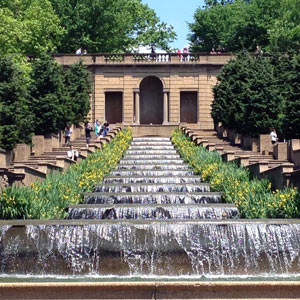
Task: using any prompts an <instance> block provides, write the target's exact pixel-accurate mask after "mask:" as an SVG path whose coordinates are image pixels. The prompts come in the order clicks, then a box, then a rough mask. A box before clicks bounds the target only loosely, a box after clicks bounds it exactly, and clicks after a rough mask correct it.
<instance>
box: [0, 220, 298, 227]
mask: <svg viewBox="0 0 300 300" xmlns="http://www.w3.org/2000/svg"><path fill="white" fill-rule="evenodd" d="M156 223H158V224H173V223H176V224H182V223H184V224H199V225H208V224H212V225H246V224H249V225H251V224H252V225H255V224H256V225H257V224H262V225H292V224H295V225H298V224H299V225H300V219H231V220H230V219H224V220H219V219H216V220H211V219H208V220H203V219H202V220H117V219H116V220H110V219H106V220H88V219H86V220H0V226H7V225H8V226H20V227H23V226H31V225H32V226H37V225H49V226H51V225H62V226H85V225H104V224H107V225H110V224H111V225H113V224H128V225H147V224H152V225H153V224H156Z"/></svg>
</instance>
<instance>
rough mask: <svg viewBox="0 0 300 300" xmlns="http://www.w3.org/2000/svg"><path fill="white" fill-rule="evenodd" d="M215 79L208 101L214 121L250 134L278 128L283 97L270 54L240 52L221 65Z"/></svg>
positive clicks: (280, 126) (255, 134) (280, 123)
mask: <svg viewBox="0 0 300 300" xmlns="http://www.w3.org/2000/svg"><path fill="white" fill-rule="evenodd" d="M218 79H219V83H218V84H217V85H216V86H215V88H214V96H215V97H214V101H213V104H212V117H213V119H214V121H215V122H222V123H223V124H224V125H225V126H228V127H230V128H235V129H237V130H238V132H240V133H244V134H251V135H252V136H257V135H258V134H260V133H268V132H269V130H270V127H275V128H278V129H279V130H280V129H281V128H282V115H283V114H282V113H283V102H284V99H283V97H282V94H281V88H280V84H279V80H278V77H276V71H275V66H274V65H273V63H272V59H271V58H269V57H264V56H262V55H255V56H252V55H250V54H248V53H242V54H240V55H239V56H238V57H237V59H236V60H233V61H231V62H230V63H229V64H227V65H226V66H224V68H223V70H222V72H221V73H220V75H219V77H218Z"/></svg>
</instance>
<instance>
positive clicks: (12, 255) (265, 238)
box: [0, 137, 300, 279]
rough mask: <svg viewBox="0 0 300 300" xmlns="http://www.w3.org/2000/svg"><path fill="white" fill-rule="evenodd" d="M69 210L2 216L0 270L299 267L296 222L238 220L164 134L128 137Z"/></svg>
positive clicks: (170, 271) (91, 272) (76, 272)
mask: <svg viewBox="0 0 300 300" xmlns="http://www.w3.org/2000/svg"><path fill="white" fill-rule="evenodd" d="M68 213H69V215H68V219H67V220H62V221H49V222H46V221H44V222H42V221H12V222H5V221H1V222H0V260H1V265H0V277H1V276H2V278H4V277H5V276H15V275H18V276H25V275H31V276H33V277H34V276H45V277H47V276H54V277H55V276H79V277H80V276H83V277H82V278H86V277H84V276H90V277H95V278H152V279H155V278H170V279H177V278H191V279H194V278H198V279H199V278H200V277H206V278H217V277H219V278H226V277H227V278H230V277H235V276H241V277H243V276H258V277H264V276H267V275H270V274H272V276H275V275H276V276H295V277H296V276H299V275H300V222H298V221H293V222H289V221H285V220H268V221H267V220H266V221H258V220H240V219H239V212H238V209H237V208H236V207H235V206H234V205H229V204H224V203H222V195H221V194H220V193H217V192H211V191H210V186H209V184H206V183H203V182H201V178H200V177H199V176H195V175H194V174H193V171H192V170H191V169H189V167H188V166H187V165H186V164H185V163H184V162H183V161H182V159H181V158H180V157H179V155H178V154H177V152H176V150H175V149H174V147H173V146H172V144H171V141H170V139H169V138H159V137H145V138H134V140H133V142H132V144H131V146H130V148H129V150H128V151H127V153H126V155H125V157H124V158H123V159H122V160H121V161H120V163H119V165H118V167H117V168H116V169H115V170H113V171H112V172H111V173H110V175H109V176H108V177H106V178H105V179H104V182H103V184H101V185H99V186H97V187H95V190H94V192H93V193H88V194H85V196H84V204H81V205H74V206H71V207H69V208H68ZM72 278H73V277H72ZM264 278H265V277H264Z"/></svg>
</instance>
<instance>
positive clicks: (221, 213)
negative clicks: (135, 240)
mask: <svg viewBox="0 0 300 300" xmlns="http://www.w3.org/2000/svg"><path fill="white" fill-rule="evenodd" d="M68 211H69V216H68V218H69V219H137V220H148V219H150V220H157V219H160V220H166V219H171V220H195V219H196V220H197V219H231V218H237V217H238V216H239V213H238V209H237V207H236V206H234V205H231V204H224V203H222V199H221V194H220V193H216V192H211V191H210V186H209V184H207V183H203V182H201V178H200V177H199V176H195V175H194V174H193V171H192V170H191V169H190V168H189V166H188V165H187V164H185V163H184V161H183V160H182V159H181V158H180V156H179V154H178V153H177V151H176V149H175V148H174V146H173V145H172V143H171V141H170V138H162V137H140V138H134V139H133V141H132V143H131V146H130V147H129V149H128V151H127V153H126V155H125V156H124V158H123V159H122V160H121V161H120V163H119V164H118V166H117V167H116V169H115V170H113V171H111V173H110V175H109V176H107V177H106V178H105V179H104V182H103V183H102V184H101V185H99V186H97V187H96V188H95V189H94V192H93V193H87V194H85V202H84V204H80V205H74V206H70V207H69V208H68Z"/></svg>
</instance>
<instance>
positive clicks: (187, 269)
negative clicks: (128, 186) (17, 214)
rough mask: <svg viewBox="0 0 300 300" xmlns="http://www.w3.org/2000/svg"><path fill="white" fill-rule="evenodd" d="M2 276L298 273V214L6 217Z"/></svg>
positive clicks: (0, 228) (0, 238) (0, 241)
mask: <svg viewBox="0 0 300 300" xmlns="http://www.w3.org/2000/svg"><path fill="white" fill-rule="evenodd" d="M0 234H1V235H0V255H1V266H0V274H1V275H3V274H5V275H7V276H8V275H10V274H19V275H22V274H23V275H24V274H30V275H55V276H66V275H89V276H90V275H93V274H94V275H99V276H136V277H143V276H153V277H155V276H168V277H170V278H178V276H192V277H193V276H204V277H206V276H265V275H266V274H270V276H271V275H273V274H277V276H281V275H282V276H287V275H289V276H296V275H300V241H299V239H300V221H299V220H288V221H287V220H264V221H261V220H251V221H249V220H239V219H238V220H197V221H194V220H192V221H191V220H175V221H174V220H163V221H160V220H155V221H153V220H151V221H147V220H142V221H140V220H126V221H120V220H92V221H91V220H63V221H55V220H54V221H38V220H36V221H35V220H33V221H1V222H0Z"/></svg>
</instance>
